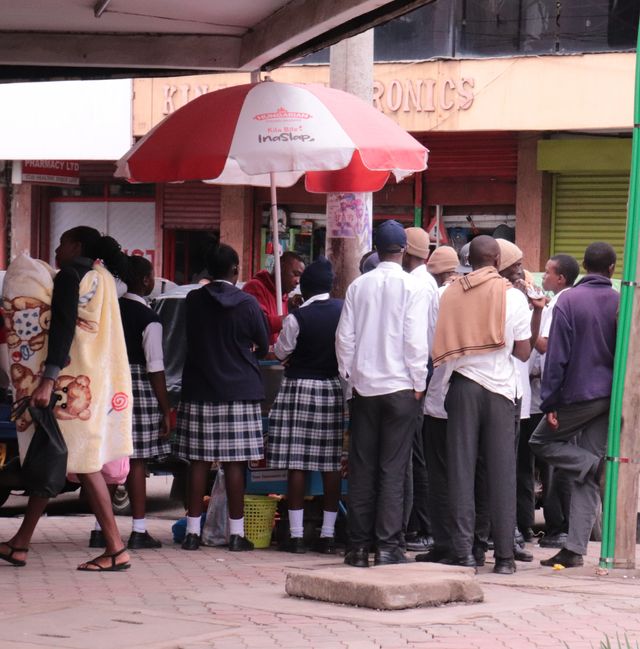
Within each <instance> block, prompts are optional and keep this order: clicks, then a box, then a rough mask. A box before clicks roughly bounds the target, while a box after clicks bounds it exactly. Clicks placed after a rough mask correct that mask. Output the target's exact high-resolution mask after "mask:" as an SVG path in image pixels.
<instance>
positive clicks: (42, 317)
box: [3, 254, 133, 473]
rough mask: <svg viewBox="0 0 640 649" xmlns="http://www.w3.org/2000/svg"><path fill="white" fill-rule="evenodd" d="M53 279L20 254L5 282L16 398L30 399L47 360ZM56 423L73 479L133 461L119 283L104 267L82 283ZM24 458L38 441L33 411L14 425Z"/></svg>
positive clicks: (97, 267)
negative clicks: (108, 465) (112, 463)
mask: <svg viewBox="0 0 640 649" xmlns="http://www.w3.org/2000/svg"><path fill="white" fill-rule="evenodd" d="M54 277H55V271H54V270H53V269H52V268H51V267H50V266H49V265H48V264H46V263H45V262H43V261H39V260H36V259H32V258H31V257H29V256H28V255H27V254H22V255H19V256H18V257H16V259H15V260H14V261H13V262H12V263H11V264H10V266H9V268H8V269H7V273H6V276H5V280H4V288H3V307H4V315H5V323H6V326H7V344H8V347H9V360H10V368H9V369H10V376H11V381H12V384H13V390H14V398H15V400H16V401H17V400H20V399H21V398H23V397H26V396H30V395H31V393H32V392H33V391H34V389H35V388H36V387H37V385H38V383H39V381H40V376H41V373H42V371H43V368H44V361H45V359H46V356H47V341H48V333H49V322H50V313H51V295H52V292H53V278H54ZM54 391H55V392H56V393H57V394H58V395H59V396H60V399H59V400H58V402H57V405H56V406H55V409H54V412H55V416H56V418H57V420H58V423H59V425H60V430H61V431H62V434H63V436H64V438H65V441H66V443H67V447H68V451H69V459H68V464H67V471H68V472H69V473H93V472H96V471H100V469H101V468H102V466H103V465H104V464H106V463H107V462H110V461H112V460H116V459H118V458H122V457H125V456H128V455H131V453H132V451H133V448H132V442H131V406H132V404H131V374H130V369H129V363H128V359H127V350H126V346H125V341H124V334H123V331H122V324H121V320H120V310H119V307H118V298H117V295H116V287H115V282H114V279H113V277H112V276H111V274H110V273H109V272H108V271H107V270H106V269H105V268H104V267H103V266H102V265H100V264H99V263H97V264H96V265H94V267H93V269H92V270H90V271H89V272H88V273H87V274H86V275H85V276H84V277H83V278H82V281H81V283H80V300H79V305H78V318H77V322H76V330H75V335H74V338H73V343H72V344H71V350H70V352H69V363H68V365H67V366H66V367H64V368H62V371H61V372H60V375H59V376H58V379H57V381H56V383H55V386H54ZM16 428H17V430H18V443H19V447H20V458H21V460H23V459H24V455H25V453H26V450H27V448H28V446H29V442H30V441H31V438H32V436H33V424H32V422H31V419H30V417H29V414H28V411H26V413H25V415H23V416H22V417H20V418H19V419H18V420H17V421H16Z"/></svg>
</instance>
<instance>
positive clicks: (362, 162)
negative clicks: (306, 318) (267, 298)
mask: <svg viewBox="0 0 640 649" xmlns="http://www.w3.org/2000/svg"><path fill="white" fill-rule="evenodd" d="M427 153H428V151H427V149H426V148H425V147H424V146H422V145H421V144H420V143H419V142H418V141H417V140H415V139H414V138H413V137H411V136H410V135H409V134H408V133H407V132H406V131H405V130H403V129H402V128H400V127H399V126H398V125H397V124H396V123H395V122H394V121H393V120H391V119H390V118H388V117H386V116H385V115H383V114H382V113H381V112H380V111H378V110H377V109H375V108H374V107H373V106H370V105H368V104H367V103H365V102H364V101H362V100H361V99H359V98H358V97H355V96H354V95H351V94H349V93H346V92H342V91H340V90H335V89H333V88H327V87H325V86H321V85H316V84H290V83H278V82H274V81H263V82H260V83H255V84H245V85H240V86H233V87H230V88H223V89H221V90H216V91H214V92H210V93H207V94H205V95H202V96H201V97H198V98H197V99H194V100H193V101H191V102H189V103H188V104H186V105H185V106H183V107H182V108H180V109H178V110H177V111H176V112H175V113H172V114H171V115H169V116H168V117H166V118H165V119H164V120H163V121H162V122H160V124H158V125H157V126H156V127H155V128H153V129H152V130H151V131H149V133H147V135H145V136H144V137H143V138H142V139H141V140H140V141H139V142H138V143H137V144H135V145H134V146H133V147H132V148H131V149H130V151H129V152H128V153H127V154H126V155H125V156H124V157H123V158H122V159H121V160H120V161H119V162H118V164H117V169H116V176H120V177H124V178H128V179H129V180H131V181H135V182H176V181H187V180H206V181H208V182H212V183H216V184H223V185H254V186H263V187H266V186H269V187H270V188H271V227H272V238H273V244H274V257H275V262H276V263H275V280H276V292H277V294H278V295H281V294H282V284H281V279H280V259H279V245H278V219H277V200H276V187H278V186H279V187H290V186H291V185H294V184H295V183H296V182H297V181H298V180H299V179H300V177H301V176H303V175H304V176H305V186H306V189H307V191H310V192H320V193H328V192H345V191H349V192H371V191H377V190H379V189H382V187H384V185H385V183H386V182H387V180H388V178H389V176H390V174H393V175H394V176H395V179H396V181H400V180H402V179H403V178H405V177H406V176H408V175H409V174H411V173H413V172H415V171H422V170H423V169H425V168H426V165H427ZM276 303H277V304H278V312H279V313H280V315H281V310H282V304H281V300H278V299H277V300H276Z"/></svg>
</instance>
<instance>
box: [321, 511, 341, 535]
mask: <svg viewBox="0 0 640 649" xmlns="http://www.w3.org/2000/svg"><path fill="white" fill-rule="evenodd" d="M336 518H338V512H328V511H326V510H325V511H323V512H322V529H321V530H320V536H321V537H333V536H334V534H335V529H336Z"/></svg>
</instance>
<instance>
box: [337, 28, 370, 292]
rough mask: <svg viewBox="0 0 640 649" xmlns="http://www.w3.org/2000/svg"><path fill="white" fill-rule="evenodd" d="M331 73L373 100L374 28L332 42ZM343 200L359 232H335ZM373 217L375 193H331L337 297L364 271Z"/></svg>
mask: <svg viewBox="0 0 640 649" xmlns="http://www.w3.org/2000/svg"><path fill="white" fill-rule="evenodd" d="M329 75H330V77H329V78H330V85H331V87H332V88H337V89H339V90H344V91H346V92H350V93H351V94H353V95H356V96H358V97H360V99H363V100H364V101H366V102H367V103H369V104H370V103H371V102H372V101H373V30H372V29H371V30H369V31H367V32H364V33H362V34H358V35H357V36H354V37H353V38H347V39H345V40H343V41H340V42H339V43H337V44H336V45H332V46H331V55H330V72H329ZM341 204H343V205H344V204H348V205H350V206H352V207H351V208H349V213H350V214H351V215H356V216H355V218H356V219H358V220H359V221H360V226H359V227H358V228H357V231H358V233H359V234H358V235H357V236H351V237H349V238H343V237H335V236H332V233H331V223H332V219H333V217H332V212H331V211H332V209H340V208H339V206H340V205H341ZM354 206H355V207H354ZM372 218H373V217H372V197H371V194H362V193H359V194H351V195H350V196H349V197H348V200H346V201H344V200H341V195H340V194H329V195H327V243H326V250H327V257H328V258H329V259H330V260H331V263H332V264H333V268H334V271H335V273H336V283H335V285H334V289H333V293H334V295H335V296H336V297H344V295H345V293H346V291H347V287H348V286H349V284H350V283H351V282H352V281H353V280H354V279H355V278H356V277H357V276H358V275H359V274H360V271H359V268H358V264H359V262H360V258H361V257H362V255H364V253H365V252H368V251H369V250H370V249H371V228H372Z"/></svg>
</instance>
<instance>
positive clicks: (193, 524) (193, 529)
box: [187, 516, 200, 534]
mask: <svg viewBox="0 0 640 649" xmlns="http://www.w3.org/2000/svg"><path fill="white" fill-rule="evenodd" d="M187 534H200V516H187Z"/></svg>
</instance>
